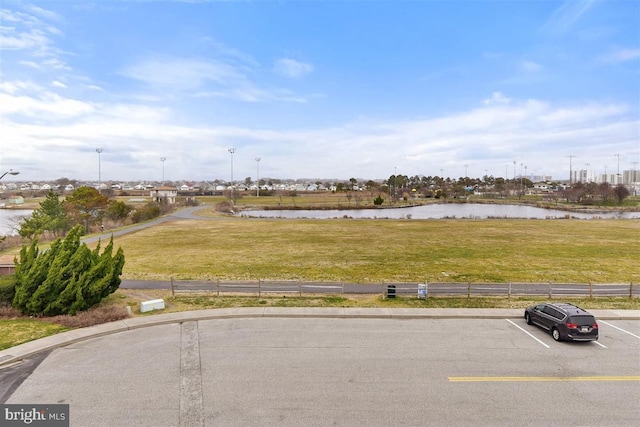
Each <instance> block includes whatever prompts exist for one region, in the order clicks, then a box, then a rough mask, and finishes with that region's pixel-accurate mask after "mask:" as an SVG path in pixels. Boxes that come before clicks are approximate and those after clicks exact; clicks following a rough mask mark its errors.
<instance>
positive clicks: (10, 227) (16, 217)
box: [0, 209, 33, 236]
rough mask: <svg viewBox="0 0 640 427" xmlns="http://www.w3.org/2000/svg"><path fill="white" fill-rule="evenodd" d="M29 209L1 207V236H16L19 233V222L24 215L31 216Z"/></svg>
mask: <svg viewBox="0 0 640 427" xmlns="http://www.w3.org/2000/svg"><path fill="white" fill-rule="evenodd" d="M31 212H33V211H32V210H29V209H0V236H15V235H17V234H18V231H17V227H18V222H20V220H21V219H22V218H23V217H26V216H31Z"/></svg>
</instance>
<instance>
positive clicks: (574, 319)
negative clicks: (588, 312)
mask: <svg viewBox="0 0 640 427" xmlns="http://www.w3.org/2000/svg"><path fill="white" fill-rule="evenodd" d="M569 322H570V323H575V324H577V325H580V326H590V325H593V324H594V323H596V319H594V317H593V316H571V318H570V319H569Z"/></svg>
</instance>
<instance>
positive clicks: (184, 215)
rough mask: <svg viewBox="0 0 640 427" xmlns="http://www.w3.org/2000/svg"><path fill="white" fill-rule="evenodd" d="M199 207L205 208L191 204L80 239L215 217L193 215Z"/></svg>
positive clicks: (98, 237) (91, 240) (95, 240)
mask: <svg viewBox="0 0 640 427" xmlns="http://www.w3.org/2000/svg"><path fill="white" fill-rule="evenodd" d="M200 209H205V208H204V207H203V206H192V207H189V208H184V209H180V210H178V211H175V212H172V213H170V214H169V215H166V216H162V217H160V218H157V219H154V220H151V221H147V222H143V223H141V224H136V225H132V226H131V227H126V228H119V229H117V230H113V231H109V230H107V231H105V232H104V233H101V234H98V235H93V236H90V237H85V238H83V239H82V241H83V242H85V243H94V242H97V241H98V240H108V239H109V238H110V237H111V236H114V237H118V236H123V235H125V234H129V233H134V232H136V231H140V230H144V229H145V228H149V227H153V226H154V225H158V224H162V223H163V222H168V221H176V220H185V219H202V220H206V219H216V218H215V217H201V216H197V215H194V214H193V213H194V212H195V211H198V210H200Z"/></svg>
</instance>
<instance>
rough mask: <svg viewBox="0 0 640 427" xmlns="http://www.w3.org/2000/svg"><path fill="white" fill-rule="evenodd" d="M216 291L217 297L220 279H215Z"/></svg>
mask: <svg viewBox="0 0 640 427" xmlns="http://www.w3.org/2000/svg"><path fill="white" fill-rule="evenodd" d="M216 290H217V291H218V296H220V279H216Z"/></svg>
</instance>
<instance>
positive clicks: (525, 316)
mask: <svg viewBox="0 0 640 427" xmlns="http://www.w3.org/2000/svg"><path fill="white" fill-rule="evenodd" d="M524 320H526V322H527V325H531V324H532V323H533V322H532V321H531V315H530V314H529V313H525V314H524Z"/></svg>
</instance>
